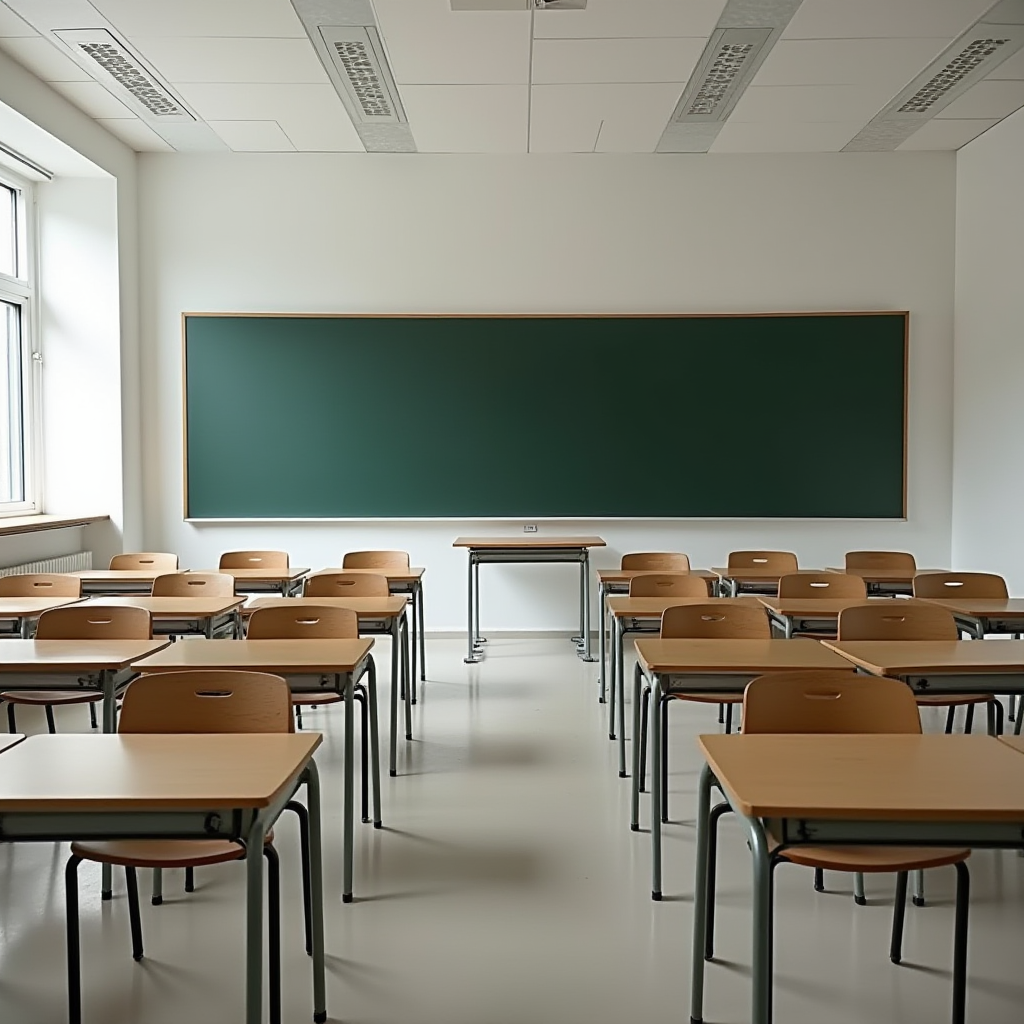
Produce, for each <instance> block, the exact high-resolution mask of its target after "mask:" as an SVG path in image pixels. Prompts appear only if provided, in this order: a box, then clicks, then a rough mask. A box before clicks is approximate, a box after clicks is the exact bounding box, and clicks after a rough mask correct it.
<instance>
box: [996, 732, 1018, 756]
mask: <svg viewBox="0 0 1024 1024" xmlns="http://www.w3.org/2000/svg"><path fill="white" fill-rule="evenodd" d="M996 739H998V740H999V742H1000V743H1005V744H1006V745H1007V746H1008V747H1009V748H1010V749H1011V750H1016V751H1017V752H1018V753H1020V754H1024V736H997V737H996Z"/></svg>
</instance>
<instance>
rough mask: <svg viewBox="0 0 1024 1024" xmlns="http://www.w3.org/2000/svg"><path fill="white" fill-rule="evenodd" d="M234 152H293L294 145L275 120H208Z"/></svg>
mask: <svg viewBox="0 0 1024 1024" xmlns="http://www.w3.org/2000/svg"><path fill="white" fill-rule="evenodd" d="M207 124H209V126H210V127H211V128H212V129H213V130H214V131H215V132H216V133H217V134H218V135H219V136H220V137H221V138H222V139H223V140H224V141H225V142H226V143H227V145H228V148H229V149H231V150H233V151H234V152H236V153H293V152H294V151H295V147H294V146H293V145H292V144H291V140H290V139H289V138H288V136H287V135H285V133H284V132H283V131H282V130H281V126H280V125H279V124H278V123H277V122H276V121H208V122H207Z"/></svg>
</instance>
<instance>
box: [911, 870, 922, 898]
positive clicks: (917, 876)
mask: <svg viewBox="0 0 1024 1024" xmlns="http://www.w3.org/2000/svg"><path fill="white" fill-rule="evenodd" d="M910 902H911V903H913V904H914V906H915V907H923V906H924V872H923V871H922V870H921V869H920V868H918V869H917V870H916V871H915V872H914V895H913V896H912V897H911V899H910Z"/></svg>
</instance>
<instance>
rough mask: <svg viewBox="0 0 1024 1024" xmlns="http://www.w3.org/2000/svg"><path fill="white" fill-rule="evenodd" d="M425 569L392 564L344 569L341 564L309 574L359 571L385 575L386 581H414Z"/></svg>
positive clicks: (421, 575)
mask: <svg viewBox="0 0 1024 1024" xmlns="http://www.w3.org/2000/svg"><path fill="white" fill-rule="evenodd" d="M426 571H427V570H426V569H424V568H423V567H422V566H415V565H414V566H411V567H410V568H408V569H397V568H395V567H393V566H391V567H388V568H385V569H344V568H342V567H341V566H337V567H335V568H328V569H317V571H316V572H311V573H310V576H322V575H323V574H324V573H330V572H354V573H359V574H360V575H361V576H368V575H369V576H386V577H387V581H388V583H416V582H417V581H419V580H421V579H423V574H424V573H425V572H426Z"/></svg>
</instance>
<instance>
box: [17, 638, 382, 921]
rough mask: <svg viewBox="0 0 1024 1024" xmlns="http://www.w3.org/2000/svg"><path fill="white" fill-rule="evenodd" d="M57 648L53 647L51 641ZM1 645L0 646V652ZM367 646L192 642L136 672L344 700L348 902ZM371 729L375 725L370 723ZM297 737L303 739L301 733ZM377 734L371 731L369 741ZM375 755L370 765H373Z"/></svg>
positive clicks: (369, 664) (372, 687)
mask: <svg viewBox="0 0 1024 1024" xmlns="http://www.w3.org/2000/svg"><path fill="white" fill-rule="evenodd" d="M50 642H51V643H56V641H50ZM3 646H5V645H2V644H0V647H3ZM371 647H373V641H372V640H191V641H186V642H184V643H178V644H171V645H169V646H167V647H164V648H163V649H162V650H160V651H157V652H156V653H155V654H153V655H151V656H150V657H147V658H139V659H138V660H136V662H135V663H134V664H133V666H132V668H133V669H135V671H137V672H146V673H150V672H179V671H184V670H188V669H240V670H243V671H249V672H273V673H274V674H275V675H280V676H284V677H286V678H287V679H288V685H289V686H290V687H291V688H292V690H294V691H295V692H297V693H322V692H325V691H327V692H332V693H340V694H341V695H342V696H343V697H344V698H345V776H344V855H343V856H344V892H343V894H342V899H343V900H344V901H345V902H346V903H350V902H351V901H352V848H353V843H354V841H355V827H354V809H355V799H354V788H353V785H354V775H355V764H354V758H353V748H354V742H355V737H354V728H353V714H352V687H353V686H354V685H355V684H356V683H357V682H358V681H359V679H360V678H361V677H362V676H363V674H364V673H366V674H367V675H368V684H367V688H368V689H369V691H370V693H369V697H370V707H371V709H372V711H373V713H374V714H375V712H376V707H377V682H376V669H375V668H374V664H373V659H372V658H371V657H370V648H371ZM374 724H376V723H374ZM302 735H306V734H305V733H303V734H302ZM374 735H376V730H375V729H371V736H374ZM376 755H377V752H376V750H374V751H372V752H371V760H372V762H373V763H374V764H376V763H377V757H376ZM373 781H374V806H375V807H376V808H377V819H378V822H377V823H379V819H380V810H379V809H380V783H379V780H378V778H377V773H376V772H374V773H373Z"/></svg>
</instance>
